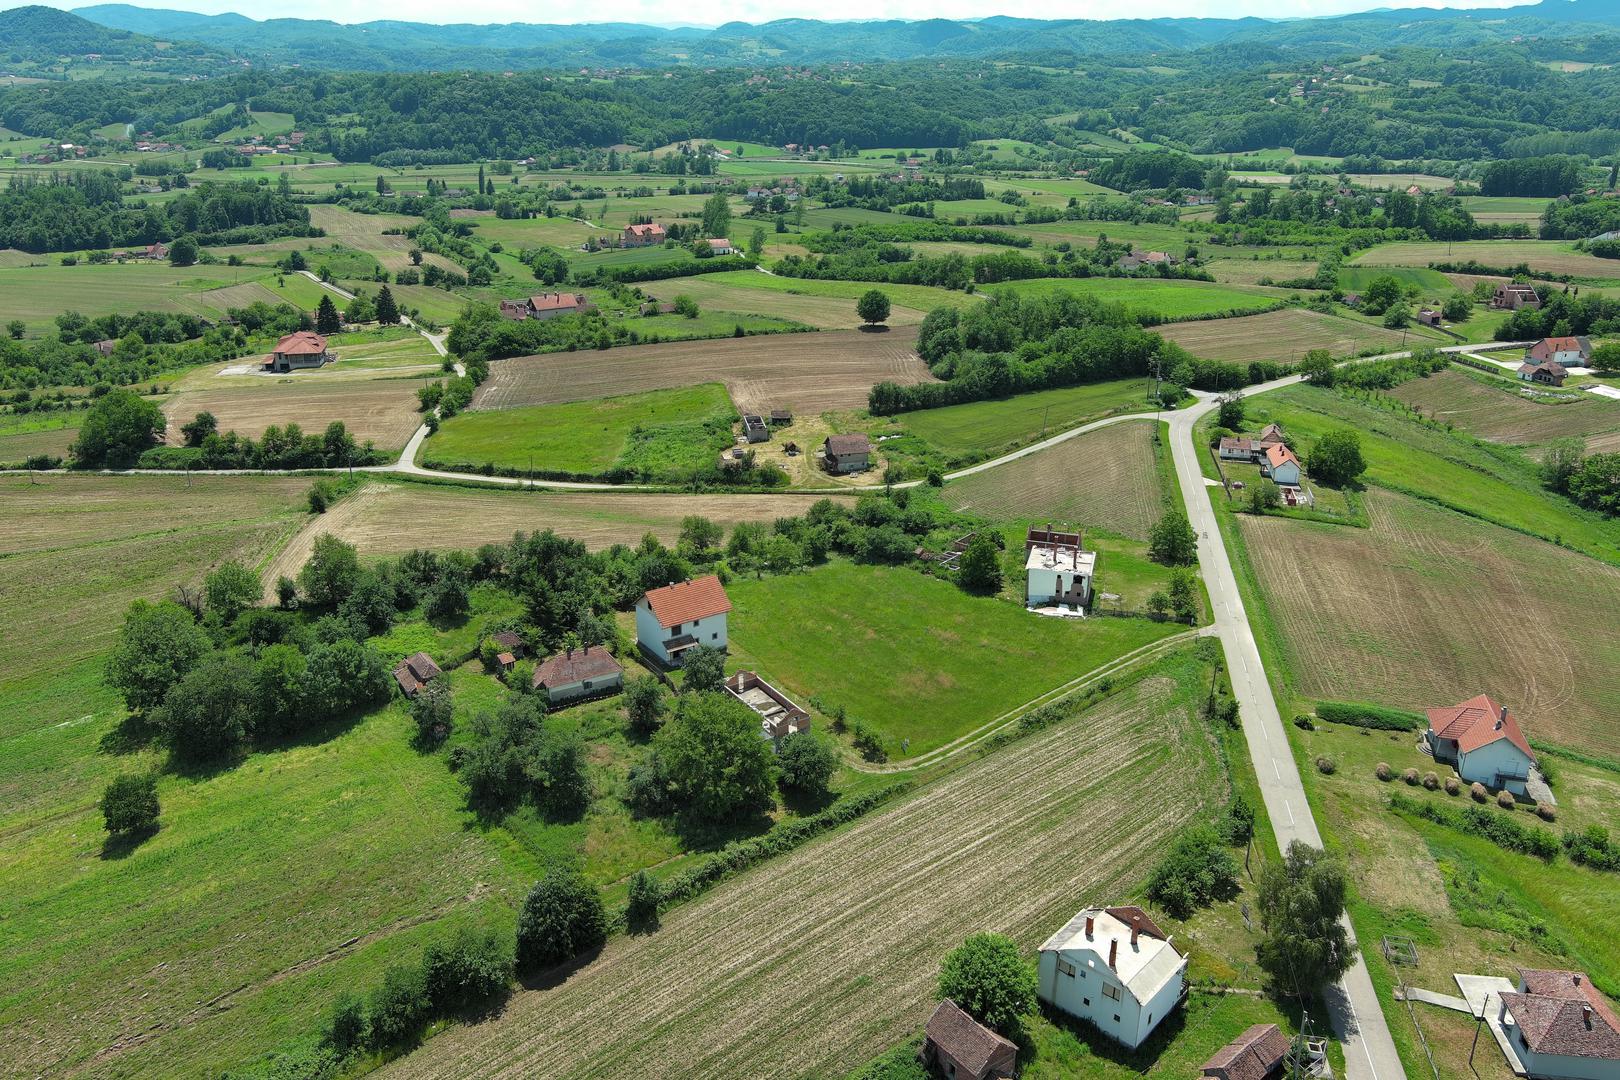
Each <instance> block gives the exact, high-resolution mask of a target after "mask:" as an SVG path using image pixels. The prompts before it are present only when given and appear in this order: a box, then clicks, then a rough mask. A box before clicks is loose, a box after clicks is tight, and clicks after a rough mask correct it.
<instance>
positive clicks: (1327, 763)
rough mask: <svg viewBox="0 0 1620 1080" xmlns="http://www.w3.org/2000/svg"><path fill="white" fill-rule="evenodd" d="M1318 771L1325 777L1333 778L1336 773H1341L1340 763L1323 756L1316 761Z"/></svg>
mask: <svg viewBox="0 0 1620 1080" xmlns="http://www.w3.org/2000/svg"><path fill="white" fill-rule="evenodd" d="M1316 771H1317V772H1319V773H1321V774H1322V775H1323V776H1332V775H1333V774H1334V773H1336V772H1338V771H1339V765H1338V762H1336V761H1334V760H1333V759H1332V758H1330V757H1328V756H1326V755H1323V756H1322V757H1319V758H1317V759H1316Z"/></svg>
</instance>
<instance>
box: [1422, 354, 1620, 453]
mask: <svg viewBox="0 0 1620 1080" xmlns="http://www.w3.org/2000/svg"><path fill="white" fill-rule="evenodd" d="M1390 394H1391V395H1392V396H1394V397H1397V398H1399V399H1400V400H1402V401H1404V402H1406V403H1407V404H1408V405H1412V406H1414V407H1416V408H1418V409H1421V410H1422V411H1423V412H1424V413H1425V414H1427V415H1429V416H1432V417H1433V418H1434V419H1436V420H1439V421H1442V422H1444V423H1448V424H1454V425H1456V426H1457V427H1459V428H1461V429H1462V430H1464V431H1467V432H1469V433H1471V434H1474V435H1478V436H1479V437H1480V438H1482V439H1489V440H1490V441H1492V442H1503V443H1515V444H1523V445H1531V446H1534V445H1540V444H1544V443H1549V442H1552V441H1553V440H1554V439H1560V438H1564V437H1566V436H1571V435H1573V436H1580V437H1582V438H1586V439H1588V441H1589V444H1596V445H1595V448H1597V449H1601V448H1609V447H1611V445H1612V444H1613V443H1614V441H1615V433H1616V431H1617V430H1620V401H1615V400H1613V399H1612V398H1602V397H1598V396H1597V395H1595V394H1580V395H1579V398H1578V400H1575V401H1567V402H1566V401H1559V402H1542V401H1535V400H1533V399H1531V398H1527V397H1524V396H1523V395H1521V394H1519V393H1518V392H1517V390H1515V389H1508V388H1504V389H1497V388H1495V387H1491V386H1486V385H1484V384H1483V383H1481V382H1480V381H1479V380H1478V379H1476V378H1473V377H1471V376H1469V375H1465V374H1464V373H1462V372H1460V371H1442V372H1438V373H1437V374H1434V375H1431V376H1429V377H1428V378H1427V379H1413V380H1411V381H1410V382H1406V383H1403V384H1401V385H1400V386H1398V387H1396V388H1395V389H1394V390H1391V391H1390Z"/></svg>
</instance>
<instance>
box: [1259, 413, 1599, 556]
mask: <svg viewBox="0 0 1620 1080" xmlns="http://www.w3.org/2000/svg"><path fill="white" fill-rule="evenodd" d="M1250 410H1251V420H1250V423H1251V424H1264V423H1266V422H1268V421H1273V420H1275V421H1277V422H1279V423H1281V424H1282V425H1283V427H1284V428H1286V429H1287V430H1288V432H1289V433H1290V434H1291V435H1293V436H1295V437H1296V438H1299V439H1300V440H1301V443H1302V446H1303V448H1304V449H1305V450H1306V451H1307V453H1308V451H1309V449H1310V447H1311V445H1312V444H1314V443H1315V441H1316V440H1317V439H1318V438H1319V437H1320V436H1321V435H1323V434H1325V433H1326V432H1327V431H1329V430H1332V429H1334V428H1343V427H1349V428H1353V429H1355V430H1356V431H1358V432H1359V433H1360V435H1361V450H1362V454H1363V456H1365V458H1366V460H1367V466H1368V467H1367V474H1366V480H1367V482H1368V483H1371V484H1375V485H1379V486H1382V487H1388V488H1392V489H1394V490H1396V491H1403V492H1406V493H1408V494H1411V495H1415V496H1417V497H1418V498H1421V499H1426V500H1428V501H1431V502H1435V503H1438V504H1440V505H1442V506H1447V507H1451V508H1452V509H1455V510H1460V511H1462V512H1463V513H1465V514H1469V515H1471V516H1474V517H1478V518H1481V519H1483V520H1485V521H1489V522H1493V523H1495V524H1498V525H1503V526H1506V527H1507V528H1510V529H1514V530H1517V531H1519V532H1524V533H1528V534H1530V535H1532V536H1539V537H1542V538H1544V539H1548V540H1557V541H1559V542H1560V543H1562V544H1564V545H1565V546H1567V547H1571V548H1574V549H1576V550H1578V551H1583V552H1586V553H1587V554H1590V555H1595V556H1597V557H1598V558H1601V559H1603V560H1605V561H1608V562H1611V563H1620V520H1616V519H1614V518H1606V517H1604V516H1602V515H1601V514H1598V513H1595V512H1593V511H1589V510H1582V509H1581V508H1579V507H1577V506H1576V505H1574V504H1573V503H1571V502H1569V501H1568V500H1566V499H1562V498H1559V497H1557V496H1555V495H1552V494H1550V493H1549V492H1547V491H1546V490H1545V489H1543V488H1542V486H1541V484H1540V481H1539V479H1538V478H1537V476H1536V471H1535V466H1534V463H1533V462H1531V461H1530V459H1529V458H1528V457H1526V456H1525V455H1524V454H1523V453H1521V452H1519V451H1516V450H1513V449H1511V448H1507V447H1496V446H1492V445H1490V444H1486V443H1480V442H1475V441H1473V440H1471V439H1468V438H1467V437H1464V436H1460V435H1456V434H1453V433H1451V432H1448V431H1446V430H1445V429H1444V428H1443V427H1440V426H1438V425H1429V424H1423V423H1419V422H1417V421H1415V420H1412V419H1409V418H1407V417H1405V416H1404V415H1401V414H1397V413H1394V412H1391V411H1389V410H1387V409H1381V408H1378V407H1376V406H1373V405H1369V404H1367V403H1365V402H1363V401H1360V400H1357V399H1353V398H1349V397H1346V396H1344V395H1342V394H1338V393H1335V392H1333V391H1329V390H1322V389H1320V388H1318V387H1313V386H1295V387H1290V388H1288V389H1286V390H1281V391H1278V392H1276V393H1273V394H1265V395H1262V396H1260V397H1257V398H1254V399H1252V401H1251V405H1250Z"/></svg>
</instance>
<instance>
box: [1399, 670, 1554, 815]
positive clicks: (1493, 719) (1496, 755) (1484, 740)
mask: <svg viewBox="0 0 1620 1080" xmlns="http://www.w3.org/2000/svg"><path fill="white" fill-rule="evenodd" d="M1428 712H1429V730H1428V731H1426V732H1425V733H1424V736H1423V737H1424V739H1425V741H1426V742H1427V743H1428V745H1429V749H1430V750H1431V751H1432V752H1433V753H1434V760H1435V761H1437V762H1441V763H1442V764H1448V765H1452V766H1454V767H1455V768H1456V770H1457V775H1458V776H1460V777H1462V778H1463V780H1465V781H1467V782H1468V783H1470V784H1475V783H1478V784H1484V785H1485V786H1486V787H1488V788H1491V789H1493V790H1504V789H1505V790H1507V791H1511V792H1513V793H1514V794H1515V795H1523V794H1525V791H1526V788H1525V785H1526V783H1527V781H1528V780H1529V779H1530V769H1531V768H1532V767H1533V766H1534V765H1535V763H1536V755H1535V751H1533V750H1531V749H1530V740H1529V739H1526V738H1525V737H1524V732H1523V731H1521V730H1520V729H1519V722H1518V721H1517V720H1515V719H1514V718H1513V714H1512V713H1510V712H1508V708H1507V706H1506V705H1498V704H1497V703H1496V702H1495V701H1493V700H1491V697H1490V695H1488V694H1480V695H1479V696H1478V697H1472V698H1469V699H1468V700H1467V701H1465V702H1463V703H1462V704H1461V705H1452V706H1450V707H1449V708H1444V709H1430V710H1429V711H1428Z"/></svg>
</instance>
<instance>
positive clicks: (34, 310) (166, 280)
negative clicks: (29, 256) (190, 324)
mask: <svg viewBox="0 0 1620 1080" xmlns="http://www.w3.org/2000/svg"><path fill="white" fill-rule="evenodd" d="M263 274H264V268H263V267H258V266H223V265H221V266H187V267H177V266H170V265H168V264H167V263H162V262H147V261H145V260H141V261H139V262H132V263H125V264H124V265H121V266H120V265H118V264H116V263H107V264H105V265H102V266H91V265H89V264H81V265H79V266H59V265H52V266H22V267H8V268H0V323H7V322H10V321H11V320H13V319H21V320H22V321H23V323H24V324H26V325H27V326H28V328H29V329H30V330H32V331H39V330H43V329H46V328H47V327H50V326H51V320H53V319H54V318H55V317H56V316H58V315H60V314H62V313H63V312H64V311H77V312H79V313H80V314H81V315H85V316H88V317H90V318H92V319H93V318H98V317H100V316H102V315H111V314H113V313H128V312H131V311H179V312H186V313H188V314H194V315H197V314H209V313H211V312H212V311H213V309H212V308H211V307H210V306H209V305H207V304H199V303H198V301H197V296H196V294H198V293H204V292H207V291H208V290H211V289H218V288H223V287H225V286H228V285H234V284H237V283H239V282H242V281H247V280H251V279H253V278H257V277H261V276H262V275H263Z"/></svg>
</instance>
